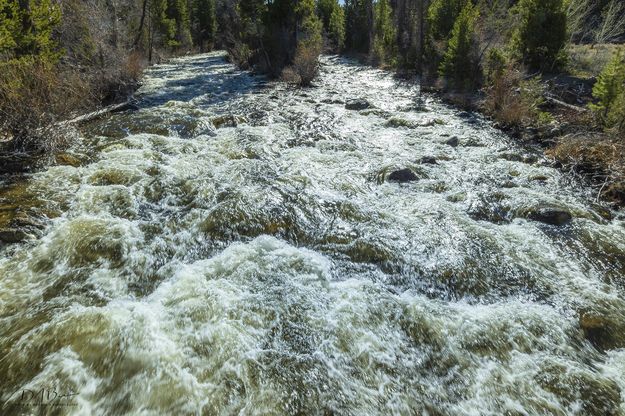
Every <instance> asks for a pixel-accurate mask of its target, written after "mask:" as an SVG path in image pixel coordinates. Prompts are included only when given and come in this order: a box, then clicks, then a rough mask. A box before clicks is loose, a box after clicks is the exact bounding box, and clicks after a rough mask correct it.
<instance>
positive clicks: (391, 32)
mask: <svg viewBox="0 0 625 416" xmlns="http://www.w3.org/2000/svg"><path fill="white" fill-rule="evenodd" d="M373 16H374V18H373V44H372V47H371V58H372V60H373V62H374V63H375V64H377V65H383V64H394V63H395V59H396V55H397V45H396V41H397V39H396V33H395V26H394V24H393V10H392V9H391V5H390V4H389V1H388V0H378V1H377V2H376V3H375V6H374V12H373Z"/></svg>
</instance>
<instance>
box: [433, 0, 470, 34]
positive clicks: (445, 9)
mask: <svg viewBox="0 0 625 416" xmlns="http://www.w3.org/2000/svg"><path fill="white" fill-rule="evenodd" d="M466 4H467V0H434V1H433V2H432V4H430V7H429V8H428V16H427V19H428V26H429V29H430V34H431V35H432V37H433V38H434V39H436V40H444V39H447V38H448V37H449V33H450V32H451V31H452V29H453V27H454V23H455V22H456V19H457V18H458V16H459V15H460V12H461V11H462V9H463V8H464V6H465V5H466Z"/></svg>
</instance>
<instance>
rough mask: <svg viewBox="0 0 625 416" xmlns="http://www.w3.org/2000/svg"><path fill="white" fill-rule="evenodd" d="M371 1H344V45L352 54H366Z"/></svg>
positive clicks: (368, 45)
mask: <svg viewBox="0 0 625 416" xmlns="http://www.w3.org/2000/svg"><path fill="white" fill-rule="evenodd" d="M372 7H373V4H372V0H345V45H346V46H347V48H348V49H349V50H351V51H354V52H360V53H368V52H369V47H370V39H369V28H370V27H371V26H370V25H371V23H372V22H370V21H369V10H371V8H372Z"/></svg>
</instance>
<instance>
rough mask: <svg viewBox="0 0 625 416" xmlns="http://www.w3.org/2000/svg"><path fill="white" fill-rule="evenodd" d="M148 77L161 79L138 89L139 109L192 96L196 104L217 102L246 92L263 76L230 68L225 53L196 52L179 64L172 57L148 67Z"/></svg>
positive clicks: (262, 80)
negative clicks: (154, 87) (168, 61)
mask: <svg viewBox="0 0 625 416" xmlns="http://www.w3.org/2000/svg"><path fill="white" fill-rule="evenodd" d="M149 77H150V78H155V79H163V80H165V81H164V83H163V85H162V87H161V88H159V90H158V91H145V92H142V91H139V94H138V96H137V98H138V100H139V102H138V106H139V108H140V109H148V108H153V107H159V106H161V105H163V104H165V103H167V102H168V101H183V102H188V101H191V100H193V101H194V104H195V105H198V106H200V107H202V106H210V105H219V104H221V103H224V102H226V101H228V100H231V99H232V98H233V96H237V95H243V94H247V93H250V92H252V91H253V90H255V89H258V88H259V87H262V85H264V82H265V78H264V77H259V76H256V75H251V74H249V73H248V72H244V71H240V70H237V69H233V68H232V65H231V64H229V63H228V62H227V61H226V56H225V55H217V56H206V55H202V56H198V57H197V58H194V59H192V60H186V61H185V62H184V64H183V67H182V68H181V66H180V64H179V63H178V62H177V61H176V60H174V61H173V62H172V63H171V64H166V65H161V66H158V67H154V68H152V69H150V72H149Z"/></svg>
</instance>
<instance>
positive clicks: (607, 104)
mask: <svg viewBox="0 0 625 416" xmlns="http://www.w3.org/2000/svg"><path fill="white" fill-rule="evenodd" d="M592 95H593V97H594V98H595V99H596V100H597V103H596V104H592V105H591V106H590V108H591V110H593V112H594V113H595V114H596V115H597V118H598V120H599V122H600V123H601V124H602V125H603V126H604V127H608V128H611V127H614V126H619V127H623V126H624V124H625V105H623V104H625V58H624V57H623V54H622V53H617V54H616V55H615V56H614V58H612V60H611V61H610V62H609V63H608V64H607V65H606V66H605V68H604V69H603V71H601V74H600V75H599V76H598V77H597V82H596V83H595V86H594V87H593V89H592Z"/></svg>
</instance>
